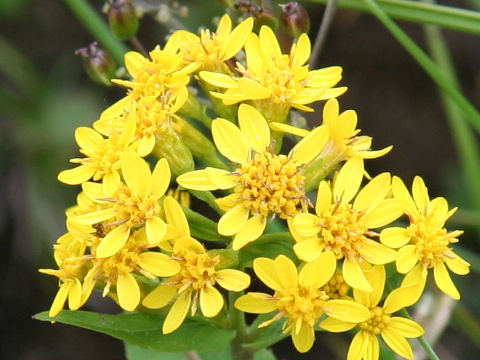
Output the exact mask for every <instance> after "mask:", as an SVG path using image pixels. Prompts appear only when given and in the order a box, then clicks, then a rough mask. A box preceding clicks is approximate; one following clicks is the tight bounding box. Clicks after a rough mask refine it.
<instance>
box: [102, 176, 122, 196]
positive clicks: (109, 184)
mask: <svg viewBox="0 0 480 360" xmlns="http://www.w3.org/2000/svg"><path fill="white" fill-rule="evenodd" d="M119 183H120V175H119V174H118V172H117V171H116V170H115V171H112V172H109V173H106V174H105V176H104V177H103V180H102V193H103V195H104V196H106V197H112V196H113V194H114V193H115V190H117V188H118V185H119Z"/></svg>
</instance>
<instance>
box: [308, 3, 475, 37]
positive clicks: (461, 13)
mask: <svg viewBox="0 0 480 360" xmlns="http://www.w3.org/2000/svg"><path fill="white" fill-rule="evenodd" d="M309 1H311V2H315V3H321V4H326V3H327V2H328V0H309ZM377 3H378V6H379V7H380V8H381V9H382V10H383V11H384V12H385V13H386V14H388V15H389V16H391V17H392V18H395V19H399V20H407V21H412V22H418V23H422V24H431V25H438V26H440V27H443V28H446V29H451V30H457V31H462V32H466V33H470V34H475V35H480V26H479V25H478V24H479V23H480V13H479V12H476V11H472V10H466V9H459V8H455V7H450V6H444V5H434V4H425V3H419V2H417V1H411V0H408V1H407V0H378V1H377ZM338 6H339V7H342V8H346V9H352V10H358V11H363V12H372V13H373V11H372V10H371V8H369V6H368V5H366V4H365V3H364V2H363V1H359V0H340V1H339V2H338Z"/></svg>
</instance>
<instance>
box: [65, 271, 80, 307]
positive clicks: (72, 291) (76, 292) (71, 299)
mask: <svg viewBox="0 0 480 360" xmlns="http://www.w3.org/2000/svg"><path fill="white" fill-rule="evenodd" d="M81 305H82V284H81V283H80V280H79V279H77V278H75V279H74V280H73V282H72V285H70V288H69V290H68V308H69V309H70V310H77V309H78V308H79V307H80V306H81Z"/></svg>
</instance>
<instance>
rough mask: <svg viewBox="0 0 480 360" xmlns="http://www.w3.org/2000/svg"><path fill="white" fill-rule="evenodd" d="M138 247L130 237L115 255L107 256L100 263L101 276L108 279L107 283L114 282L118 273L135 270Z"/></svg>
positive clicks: (137, 259)
mask: <svg viewBox="0 0 480 360" xmlns="http://www.w3.org/2000/svg"><path fill="white" fill-rule="evenodd" d="M138 255H139V249H138V247H137V246H136V244H135V240H134V239H133V238H130V239H129V240H128V242H127V244H126V245H125V246H124V247H123V248H122V249H121V250H120V251H118V252H117V253H116V254H115V255H113V256H111V257H109V258H107V259H106V260H105V262H103V263H102V265H101V276H102V278H104V279H108V282H109V283H112V282H113V283H115V281H116V279H117V277H118V275H120V274H128V273H130V272H132V271H134V270H137V267H138V261H139V257H138Z"/></svg>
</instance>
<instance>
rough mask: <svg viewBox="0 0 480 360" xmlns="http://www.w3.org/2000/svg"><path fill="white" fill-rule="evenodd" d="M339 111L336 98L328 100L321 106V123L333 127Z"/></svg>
mask: <svg viewBox="0 0 480 360" xmlns="http://www.w3.org/2000/svg"><path fill="white" fill-rule="evenodd" d="M338 113H339V105H338V100H337V99H330V100H328V101H327V102H326V103H325V105H324V106H323V124H326V125H328V126H329V127H330V128H332V129H334V128H335V124H336V122H337V118H338Z"/></svg>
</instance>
